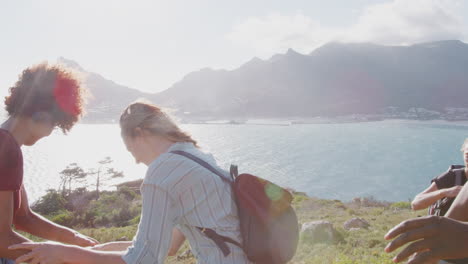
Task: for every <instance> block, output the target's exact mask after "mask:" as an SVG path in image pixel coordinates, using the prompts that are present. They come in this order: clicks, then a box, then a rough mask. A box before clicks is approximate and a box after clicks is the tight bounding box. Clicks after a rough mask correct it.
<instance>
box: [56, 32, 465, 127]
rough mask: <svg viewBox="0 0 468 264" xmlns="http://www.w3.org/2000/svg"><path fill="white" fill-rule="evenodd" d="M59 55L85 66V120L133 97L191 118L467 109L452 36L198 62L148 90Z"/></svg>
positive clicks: (117, 109) (461, 57)
mask: <svg viewBox="0 0 468 264" xmlns="http://www.w3.org/2000/svg"><path fill="white" fill-rule="evenodd" d="M59 62H61V63H63V64H66V65H68V66H70V67H73V68H75V69H78V70H80V71H82V72H85V74H86V76H87V77H86V84H87V87H88V88H89V90H90V91H91V93H92V98H91V99H90V100H89V105H88V109H89V110H88V112H89V114H88V116H87V120H88V121H93V122H102V121H112V120H116V119H117V118H118V116H119V114H120V113H121V111H122V109H124V107H125V106H126V105H128V104H129V103H130V102H133V101H135V100H137V99H139V98H146V99H147V100H149V101H151V102H154V103H156V104H158V105H161V106H164V107H169V108H172V109H174V111H175V112H174V113H175V114H176V115H177V116H181V117H183V118H186V119H189V120H190V119H192V120H193V119H200V118H204V119H220V118H221V119H225V118H302V117H303V118H308V117H316V116H326V117H335V116H343V115H352V114H366V115H369V114H370V115H372V114H379V113H382V112H385V111H387V110H388V109H392V111H395V109H397V110H398V111H402V112H404V111H409V110H411V109H426V110H430V111H435V112H440V113H444V112H447V111H450V109H468V45H467V44H466V43H464V42H461V41H458V40H448V41H438V42H430V43H421V44H416V45H411V46H383V45H376V44H371V43H353V44H350V43H329V44H325V45H324V46H322V47H320V48H317V49H316V50H314V51H313V52H311V53H310V54H300V53H298V52H296V51H294V50H292V49H289V50H288V51H287V52H286V53H285V54H276V55H274V56H272V57H271V58H270V59H267V60H261V59H259V58H253V59H252V60H250V61H248V62H247V63H245V64H243V65H242V66H240V67H239V68H237V69H234V70H229V71H228V70H213V69H209V68H205V69H201V70H198V71H195V72H192V73H189V74H187V75H186V76H185V77H184V78H183V79H182V80H180V81H178V82H177V83H175V84H174V85H172V86H171V87H169V88H168V89H167V90H164V91H162V92H159V93H154V94H152V93H143V92H141V91H138V90H135V89H132V88H129V87H125V86H122V85H119V84H116V83H115V82H113V81H111V80H107V79H105V78H104V77H102V76H100V75H99V74H97V73H92V72H86V71H85V70H84V69H82V68H81V67H80V66H79V64H78V63H76V62H74V61H71V60H68V59H64V58H60V59H59Z"/></svg>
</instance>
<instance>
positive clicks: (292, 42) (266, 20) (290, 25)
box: [227, 13, 334, 57]
mask: <svg viewBox="0 0 468 264" xmlns="http://www.w3.org/2000/svg"><path fill="white" fill-rule="evenodd" d="M333 34H334V32H333V31H332V30H330V29H325V28H324V27H322V26H321V25H320V24H319V23H318V22H316V21H313V20H312V19H311V18H310V17H307V16H304V15H303V14H301V13H298V14H296V15H294V16H285V15H280V14H271V15H268V16H266V17H263V18H258V17H253V18H249V19H247V20H246V21H244V22H243V23H240V24H238V25H236V26H234V28H233V30H232V31H231V32H230V33H229V34H228V35H227V38H228V39H229V40H231V41H232V42H233V43H235V44H240V45H243V46H247V47H250V48H253V49H254V50H255V52H256V55H257V56H259V57H265V56H269V55H271V54H273V53H277V52H283V51H285V50H287V49H288V48H293V49H295V50H297V51H300V52H308V51H310V50H311V47H312V48H314V47H317V46H319V45H321V44H322V43H323V42H325V41H328V40H329V39H330V38H332V35H333Z"/></svg>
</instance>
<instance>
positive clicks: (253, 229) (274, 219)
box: [171, 150, 299, 264]
mask: <svg viewBox="0 0 468 264" xmlns="http://www.w3.org/2000/svg"><path fill="white" fill-rule="evenodd" d="M171 153H174V154H178V155H181V156H184V157H186V158H188V159H191V160H192V161H194V162H196V163H198V164H200V165H201V166H203V167H204V168H206V169H207V170H209V171H211V172H212V173H214V174H216V175H218V176H219V177H221V179H222V180H223V181H225V182H227V183H229V184H230V185H231V187H232V189H233V192H234V196H235V202H236V204H237V209H238V215H239V221H240V230H241V234H242V243H239V242H238V241H234V240H233V239H232V238H229V237H225V236H221V235H219V234H217V233H216V232H215V231H214V230H212V229H209V228H203V227H197V228H198V229H199V230H200V231H201V232H202V233H203V234H205V235H206V236H207V237H208V238H210V239H211V240H213V241H214V242H215V243H216V245H217V246H218V247H219V249H220V250H221V251H222V252H223V254H224V256H228V255H229V254H230V250H229V247H228V246H227V245H226V243H231V244H234V245H237V246H239V247H240V248H242V249H243V251H244V252H245V254H246V255H247V257H248V259H249V260H250V261H252V262H254V263H257V264H282V263H287V262H288V261H289V260H291V259H292V258H293V257H294V254H295V253H296V248H297V244H298V240H299V224H298V221H297V216H296V213H295V212H294V209H293V208H292V206H291V202H292V199H293V197H292V195H291V193H290V192H289V191H288V190H286V189H284V188H281V187H280V186H278V185H276V184H274V183H271V182H269V181H267V180H265V179H262V178H260V177H257V176H254V175H251V174H241V175H238V172H237V166H234V165H231V170H230V172H231V178H227V177H226V176H225V175H224V174H222V173H221V172H219V171H218V170H217V169H215V168H213V167H212V166H211V165H209V164H208V163H207V162H205V161H203V160H202V159H200V158H198V157H196V156H194V155H192V154H190V153H187V152H184V151H178V150H176V151H171Z"/></svg>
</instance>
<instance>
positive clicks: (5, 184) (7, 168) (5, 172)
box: [0, 129, 23, 213]
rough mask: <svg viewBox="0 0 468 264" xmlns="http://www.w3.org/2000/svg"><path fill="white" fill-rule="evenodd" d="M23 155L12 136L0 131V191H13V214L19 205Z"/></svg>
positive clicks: (5, 131) (2, 130)
mask: <svg viewBox="0 0 468 264" xmlns="http://www.w3.org/2000/svg"><path fill="white" fill-rule="evenodd" d="M22 186H23V153H22V152H21V148H20V146H19V145H18V143H17V142H16V140H15V138H14V137H13V135H11V134H10V132H8V131H7V130H4V129H0V191H13V194H14V210H15V211H14V213H16V211H17V210H18V209H19V207H20V203H21V188H22Z"/></svg>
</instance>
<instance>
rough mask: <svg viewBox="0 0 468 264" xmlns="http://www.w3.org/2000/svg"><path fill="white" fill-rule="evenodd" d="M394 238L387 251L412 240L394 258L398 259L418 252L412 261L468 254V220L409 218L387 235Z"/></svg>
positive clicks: (425, 260)
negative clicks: (466, 221)
mask: <svg viewBox="0 0 468 264" xmlns="http://www.w3.org/2000/svg"><path fill="white" fill-rule="evenodd" d="M393 238H396V239H395V240H393V241H392V242H390V243H389V244H388V245H387V247H386V248H385V251H386V252H392V251H394V250H395V249H397V248H399V247H401V246H403V245H405V244H407V243H410V242H412V243H411V244H410V245H408V246H407V247H406V248H405V249H403V250H402V251H401V252H400V253H399V254H398V255H397V256H396V257H395V258H394V261H395V262H401V261H403V260H405V259H407V258H408V257H410V256H411V255H413V254H415V253H417V254H416V255H415V256H413V257H412V258H411V259H410V260H409V262H408V263H409V264H422V263H433V262H435V261H438V260H441V259H458V258H465V257H468V243H467V241H468V223H464V222H460V221H457V220H453V219H450V218H446V217H440V216H428V217H421V218H415V219H410V220H406V221H404V222H402V223H400V224H399V225H397V226H395V227H394V228H393V229H391V230H390V231H389V232H388V233H387V234H386V235H385V239H387V240H390V239H393ZM413 241H415V242H413Z"/></svg>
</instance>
